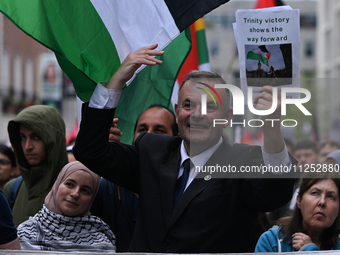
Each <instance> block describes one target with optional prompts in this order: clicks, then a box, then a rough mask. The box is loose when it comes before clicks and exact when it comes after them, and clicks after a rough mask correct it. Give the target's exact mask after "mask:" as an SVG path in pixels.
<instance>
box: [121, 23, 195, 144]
mask: <svg viewBox="0 0 340 255" xmlns="http://www.w3.org/2000/svg"><path fill="white" fill-rule="evenodd" d="M190 47H191V37H190V28H188V29H186V30H185V31H183V32H182V33H181V34H180V35H179V36H177V37H176V38H175V39H174V40H173V41H172V42H171V43H170V44H169V45H168V46H167V47H166V48H165V49H164V52H165V53H164V55H163V56H161V57H157V58H159V59H161V60H162V61H163V63H162V64H161V65H156V66H147V67H145V68H144V69H143V70H142V71H141V72H140V73H139V74H138V75H137V76H136V78H135V79H134V80H133V81H132V83H131V84H130V85H129V86H127V87H125V88H124V89H123V93H122V96H121V98H120V100H119V104H118V107H117V110H116V112H115V117H118V118H119V122H118V128H119V129H120V130H124V132H123V133H124V134H123V136H122V137H121V141H122V142H123V143H128V144H131V143H132V140H133V135H134V132H133V128H134V125H135V122H136V120H137V117H138V116H139V115H140V114H141V113H142V112H143V111H144V110H145V109H146V108H147V107H149V106H150V105H152V104H162V105H164V106H166V107H169V108H170V107H171V94H172V90H173V86H174V84H175V80H176V77H177V75H178V72H179V70H180V67H181V66H182V64H183V62H184V60H185V59H186V57H187V55H188V54H189V51H190ZM132 104H133V107H131V105H132Z"/></svg>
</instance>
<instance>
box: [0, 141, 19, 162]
mask: <svg viewBox="0 0 340 255" xmlns="http://www.w3.org/2000/svg"><path fill="white" fill-rule="evenodd" d="M0 153H2V154H4V155H6V156H7V157H8V158H9V160H10V161H11V165H12V167H15V166H17V161H16V160H15V154H14V151H13V150H12V149H11V148H10V147H8V146H6V145H5V144H0Z"/></svg>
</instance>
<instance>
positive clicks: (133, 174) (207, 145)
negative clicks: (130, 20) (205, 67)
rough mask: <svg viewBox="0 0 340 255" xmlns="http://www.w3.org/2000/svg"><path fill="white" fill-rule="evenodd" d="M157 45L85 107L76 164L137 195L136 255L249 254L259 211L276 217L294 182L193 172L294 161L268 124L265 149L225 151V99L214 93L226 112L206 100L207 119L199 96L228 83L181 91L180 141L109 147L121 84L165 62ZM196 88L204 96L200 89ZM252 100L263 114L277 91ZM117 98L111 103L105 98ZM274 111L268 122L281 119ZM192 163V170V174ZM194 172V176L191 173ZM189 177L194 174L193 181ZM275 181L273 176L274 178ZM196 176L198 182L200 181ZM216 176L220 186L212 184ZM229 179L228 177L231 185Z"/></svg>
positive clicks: (189, 84)
mask: <svg viewBox="0 0 340 255" xmlns="http://www.w3.org/2000/svg"><path fill="white" fill-rule="evenodd" d="M156 46H157V45H152V46H148V47H144V48H141V49H140V50H138V51H136V52H134V53H130V54H129V55H128V57H127V58H126V59H125V60H124V62H123V63H122V65H121V67H120V68H119V69H118V71H117V72H116V73H115V74H114V75H113V76H112V77H111V79H110V81H109V82H108V84H107V85H106V88H105V87H104V86H102V85H100V84H98V85H97V88H96V91H95V92H94V95H93V96H92V98H91V100H90V103H89V105H88V104H85V105H84V106H83V112H82V114H83V116H82V123H81V126H80V131H79V134H78V137H77V142H76V146H75V148H74V154H75V156H76V158H77V159H78V160H80V161H81V162H83V163H84V164H85V165H86V166H88V167H89V168H90V169H92V170H93V171H95V172H96V173H97V174H99V175H101V176H103V177H104V178H106V179H108V180H110V181H112V182H115V183H116V184H117V185H120V186H122V187H125V188H127V189H130V190H131V191H133V192H136V193H138V194H139V208H138V215H137V222H136V227H135V232H134V236H133V240H132V245H131V251H133V252H166V253H213V252H220V253H225V252H246V251H247V250H248V246H249V244H250V238H251V234H252V229H253V226H254V222H255V220H256V218H257V215H258V212H259V211H269V210H274V209H276V208H278V207H280V206H282V205H284V204H285V203H286V202H288V200H289V199H290V197H291V195H292V189H293V181H292V180H291V179H284V178H275V179H267V178H263V179H260V178H257V179H247V178H238V179H235V178H218V177H221V176H220V175H219V176H217V175H215V173H210V174H202V173H197V172H195V168H197V166H215V165H216V164H218V165H219V166H228V165H230V166H232V167H234V168H235V169H237V170H240V169H241V168H242V167H247V166H259V167H260V166H263V165H269V164H271V165H284V166H287V167H288V166H289V165H290V164H291V163H292V162H293V163H295V161H294V159H293V158H291V159H290V158H289V156H288V153H287V150H286V148H285V144H284V142H283V139H282V135H281V131H280V126H279V125H276V123H275V124H274V125H273V127H272V126H271V124H272V123H271V122H269V123H266V124H265V125H264V126H263V127H262V130H263V132H264V145H263V147H262V149H261V147H260V146H249V145H240V144H235V145H233V146H230V145H228V144H227V143H226V142H225V140H224V139H223V138H222V132H223V127H226V126H227V125H228V124H225V125H219V126H216V127H214V126H213V120H214V119H226V120H229V121H230V120H231V118H232V115H233V110H232V108H230V107H229V105H228V92H227V90H224V89H217V92H218V94H219V96H220V97H221V99H222V100H224V101H223V102H224V104H223V105H221V104H214V103H213V102H212V99H211V100H210V99H209V100H207V101H208V102H207V114H206V115H203V114H201V95H202V90H201V89H203V88H204V89H205V88H206V86H205V85H202V83H198V82H197V81H193V78H198V79H199V82H204V83H205V84H209V85H211V86H213V85H214V84H212V82H211V80H210V78H215V81H216V79H217V80H218V81H219V83H224V81H223V79H222V78H221V77H220V76H219V75H217V74H215V73H211V72H193V73H190V75H189V76H187V79H186V80H185V81H184V82H183V84H182V85H181V88H180V90H179V99H178V105H177V106H176V120H177V123H178V125H179V132H180V135H181V138H180V137H170V136H161V135H155V134H147V133H143V134H141V135H140V136H139V137H138V138H137V140H136V142H135V145H134V146H130V145H125V144H122V143H109V142H108V141H107V137H108V134H109V130H110V126H111V123H112V118H113V116H114V110H115V107H116V105H117V103H118V101H117V100H119V95H120V93H121V92H120V91H121V89H122V87H123V85H124V83H125V82H126V81H127V80H129V79H130V77H131V76H132V75H133V73H134V72H135V71H136V69H137V68H138V67H139V66H140V65H141V64H147V65H155V64H161V61H159V60H157V59H155V58H153V57H152V56H155V55H161V54H163V52H161V51H157V50H154V49H155V48H156ZM197 87H199V88H201V89H197ZM260 91H261V93H260V94H259V95H258V96H257V97H256V98H255V100H254V103H255V104H256V108H257V109H258V110H267V109H269V108H270V107H271V102H272V88H271V87H268V86H267V87H264V88H261V89H260ZM110 97H111V98H113V100H110V99H108V98H110ZM278 106H279V107H278V108H277V110H276V111H275V112H274V113H273V114H271V115H270V116H267V118H269V119H279V118H280V117H281V116H280V101H279V103H278ZM186 159H190V160H191V162H192V163H193V165H192V164H191V166H190V167H188V166H187V163H186V162H188V161H186ZM188 171H189V172H188ZM188 173H189V174H188ZM270 174H271V175H272V176H271V177H273V178H274V174H272V173H270ZM195 175H197V176H196V178H195ZM215 176H216V178H215ZM229 176H230V175H225V177H229ZM185 177H186V179H185V181H184V187H183V189H184V192H183V194H182V195H180V196H179V199H178V200H177V197H178V196H176V195H175V193H177V186H178V183H179V181H180V180H183V179H184V178H185Z"/></svg>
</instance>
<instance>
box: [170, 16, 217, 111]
mask: <svg viewBox="0 0 340 255" xmlns="http://www.w3.org/2000/svg"><path fill="white" fill-rule="evenodd" d="M190 34H191V50H190V53H189V55H188V57H187V58H186V60H185V62H184V64H183V66H182V68H181V70H180V71H179V74H178V76H177V79H176V82H175V85H174V88H173V92H172V97H171V101H172V105H173V107H174V105H175V103H177V98H178V88H179V85H180V84H181V83H182V81H183V80H184V76H185V75H187V74H188V73H189V72H190V71H192V70H204V71H210V70H211V69H210V64H209V53H208V49H207V42H206V37H205V25H204V20H203V18H200V19H198V20H196V21H195V23H194V24H192V25H191V26H190Z"/></svg>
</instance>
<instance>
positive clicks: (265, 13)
mask: <svg viewBox="0 0 340 255" xmlns="http://www.w3.org/2000/svg"><path fill="white" fill-rule="evenodd" d="M233 27H234V32H235V38H236V42H237V46H238V54H239V62H240V78H241V89H242V91H243V93H244V94H245V95H246V94H247V90H248V88H249V87H252V88H253V97H255V96H256V94H257V93H258V89H259V88H260V87H262V86H265V85H271V86H274V87H281V86H292V87H298V86H299V78H300V21H299V10H293V9H292V8H291V7H290V6H279V7H271V8H264V9H251V10H238V11H237V12H236V23H234V24H233ZM287 98H299V93H291V94H287Z"/></svg>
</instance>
